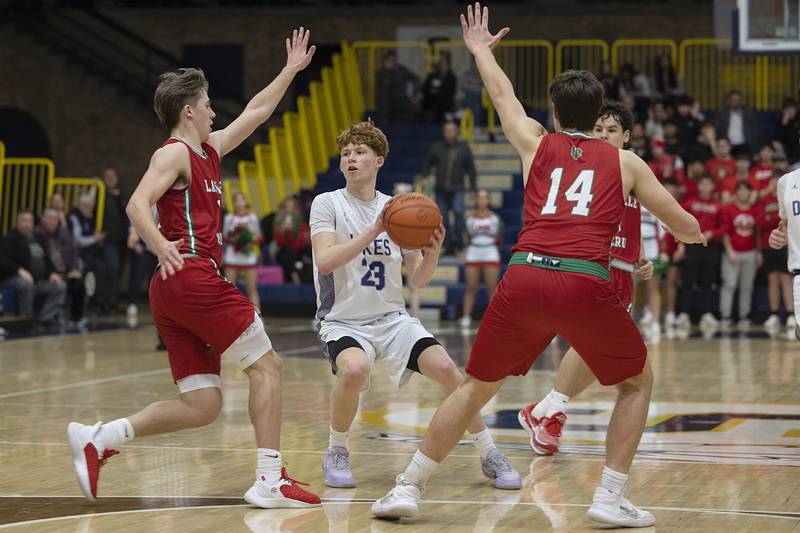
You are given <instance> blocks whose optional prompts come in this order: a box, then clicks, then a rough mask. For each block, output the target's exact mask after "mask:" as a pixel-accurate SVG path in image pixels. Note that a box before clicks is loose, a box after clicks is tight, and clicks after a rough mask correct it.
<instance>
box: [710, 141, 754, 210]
mask: <svg viewBox="0 0 800 533" xmlns="http://www.w3.org/2000/svg"><path fill="white" fill-rule="evenodd" d="M749 181H750V157H749V155H748V154H747V152H739V153H738V154H736V173H735V174H734V175H733V176H728V177H727V178H725V179H724V180H722V181H719V182H717V193H718V194H719V199H720V202H721V203H722V205H728V204H730V203H732V202H733V201H734V198H735V196H736V188H737V187H738V186H739V184H740V183H744V182H749Z"/></svg>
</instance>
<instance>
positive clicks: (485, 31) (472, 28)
mask: <svg viewBox="0 0 800 533" xmlns="http://www.w3.org/2000/svg"><path fill="white" fill-rule="evenodd" d="M461 29H462V30H463V32H464V44H465V45H466V46H467V48H468V49H469V51H470V52H472V53H473V54H475V53H476V52H477V51H478V50H480V49H482V48H488V49H489V50H491V49H492V48H494V47H495V45H497V43H499V42H500V39H502V38H503V37H505V36H506V35H508V32H510V31H511V28H509V27H505V28H503V29H502V30H500V31H498V32H497V33H495V34H494V35H492V34H491V32H490V31H489V8H488V7H484V8H483V11H482V12H481V4H480V2H475V10H474V11H473V9H472V6H471V5H468V6H467V16H466V17H464V15H463V14H462V15H461Z"/></svg>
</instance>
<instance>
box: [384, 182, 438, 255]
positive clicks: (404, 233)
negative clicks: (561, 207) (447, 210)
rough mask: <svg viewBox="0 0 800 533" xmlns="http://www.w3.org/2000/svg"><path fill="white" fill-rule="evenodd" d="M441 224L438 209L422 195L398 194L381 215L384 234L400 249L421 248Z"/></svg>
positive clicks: (412, 193)
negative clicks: (384, 229) (384, 228)
mask: <svg viewBox="0 0 800 533" xmlns="http://www.w3.org/2000/svg"><path fill="white" fill-rule="evenodd" d="M441 222H442V214H441V213H440V212H439V207H437V205H436V204H435V203H434V202H433V200H431V199H430V198H428V197H427V196H425V195H424V194H418V193H415V192H408V193H404V194H398V195H397V196H395V197H394V199H393V200H392V203H391V205H389V207H388V208H387V209H386V212H385V213H384V215H383V224H384V226H386V232H387V233H388V234H389V237H391V238H392V240H393V241H394V242H396V243H397V244H399V245H400V246H401V247H402V248H409V249H415V248H422V247H423V246H425V245H426V244H428V243H429V242H430V240H431V235H433V231H434V230H435V229H436V228H438V227H439V224H441Z"/></svg>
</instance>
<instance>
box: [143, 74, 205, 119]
mask: <svg viewBox="0 0 800 533" xmlns="http://www.w3.org/2000/svg"><path fill="white" fill-rule="evenodd" d="M203 91H206V92H207V91H208V81H206V76H205V74H203V71H202V70H200V69H199V68H181V69H178V72H165V73H164V74H162V75H161V76H159V77H158V87H156V94H155V96H154V97H153V109H155V110H156V115H158V120H159V121H160V122H161V124H162V125H163V126H164V127H165V128H167V130H168V131H172V130H173V129H174V128H175V126H177V125H178V122H180V118H181V110H182V109H183V106H185V105H192V104H194V103H195V102H197V99H198V98H200V96H202V94H203Z"/></svg>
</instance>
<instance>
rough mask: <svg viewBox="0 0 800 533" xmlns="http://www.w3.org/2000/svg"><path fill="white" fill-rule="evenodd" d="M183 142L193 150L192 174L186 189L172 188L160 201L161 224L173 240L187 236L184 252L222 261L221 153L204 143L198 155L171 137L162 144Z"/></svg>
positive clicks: (182, 247)
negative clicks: (201, 152) (218, 153)
mask: <svg viewBox="0 0 800 533" xmlns="http://www.w3.org/2000/svg"><path fill="white" fill-rule="evenodd" d="M177 142H179V143H182V144H184V145H185V146H186V149H187V150H189V162H190V164H191V171H192V176H191V180H190V182H189V186H188V187H186V188H185V189H168V190H167V192H165V193H164V196H162V197H161V198H160V199H159V200H158V202H156V208H157V209H158V223H159V226H160V228H159V229H160V230H161V233H162V234H163V235H164V237H166V239H167V240H169V241H177V240H178V239H183V246H181V249H180V252H181V253H182V254H193V255H197V256H200V257H208V258H211V259H213V260H214V261H215V262H216V263H217V265H220V264H222V227H221V224H222V180H221V179H220V176H219V155H217V152H216V150H214V149H213V148H212V147H211V146H210V145H208V144H205V143H204V144H203V145H202V148H203V154H198V153H197V152H195V151H194V150H193V149H192V148H191V147H190V146H189V145H187V144H186V143H184V142H183V141H181V140H179V139H175V138H174V137H173V138H170V139H168V140H167V141H166V142H165V143H164V144H162V145H161V146H162V147H163V146H166V145H168V144H173V143H177Z"/></svg>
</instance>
